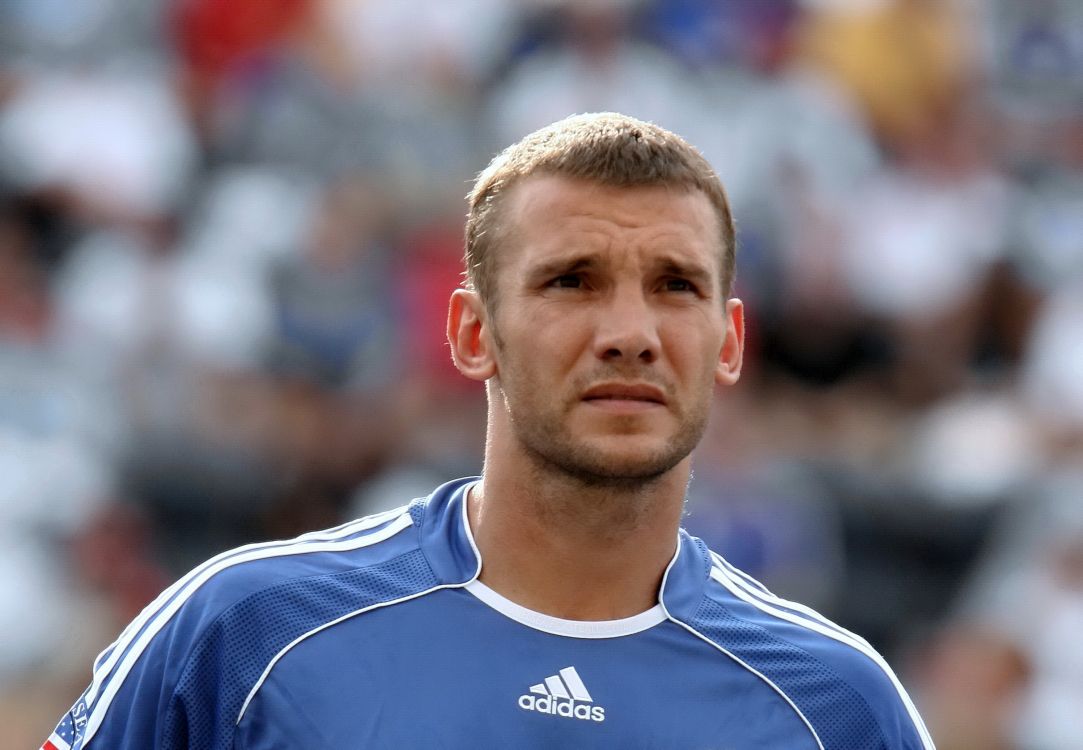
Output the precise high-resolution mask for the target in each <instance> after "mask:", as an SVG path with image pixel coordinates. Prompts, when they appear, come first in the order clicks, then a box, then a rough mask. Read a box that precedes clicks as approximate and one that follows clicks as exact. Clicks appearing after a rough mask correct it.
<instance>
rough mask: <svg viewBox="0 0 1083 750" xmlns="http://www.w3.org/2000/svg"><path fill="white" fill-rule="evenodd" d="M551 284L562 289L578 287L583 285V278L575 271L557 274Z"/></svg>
mask: <svg viewBox="0 0 1083 750" xmlns="http://www.w3.org/2000/svg"><path fill="white" fill-rule="evenodd" d="M549 285H550V286H555V287H558V288H560V289H578V288H579V287H581V286H583V279H582V278H581V277H580V276H577V275H576V274H574V273H566V274H564V275H562V276H557V277H556V278H555V279H553V280H552V281H551V282H550V283H549Z"/></svg>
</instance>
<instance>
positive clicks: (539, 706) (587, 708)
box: [519, 695, 605, 721]
mask: <svg viewBox="0 0 1083 750" xmlns="http://www.w3.org/2000/svg"><path fill="white" fill-rule="evenodd" d="M519 708H522V709H526V710H527V711H537V712H538V713H542V714H552V715H553V716H564V717H567V718H569V719H572V718H574V719H584V720H589V721H605V709H604V708H603V707H601V706H591V705H588V704H585V703H576V702H575V701H574V700H572V699H567V700H561V699H559V698H554V697H553V696H551V695H520V696H519Z"/></svg>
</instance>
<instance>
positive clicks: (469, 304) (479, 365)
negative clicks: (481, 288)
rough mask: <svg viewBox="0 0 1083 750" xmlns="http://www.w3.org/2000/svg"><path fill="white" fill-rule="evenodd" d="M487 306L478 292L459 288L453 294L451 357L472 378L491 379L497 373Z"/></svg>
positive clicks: (449, 319) (449, 329) (449, 335)
mask: <svg viewBox="0 0 1083 750" xmlns="http://www.w3.org/2000/svg"><path fill="white" fill-rule="evenodd" d="M487 326H488V323H487V318H486V315H485V306H484V304H483V303H482V301H481V299H480V298H479V297H478V295H477V293H476V292H472V291H469V290H467V289H456V290H455V291H454V292H452V294H451V301H450V303H449V305H448V316H447V340H448V343H449V344H450V345H451V358H452V360H453V361H454V363H455V367H457V368H458V370H459V372H461V373H462V374H463V375H465V376H466V377H468V378H470V379H471V380H482V381H483V380H488V379H489V378H491V377H492V376H493V375H495V374H496V362H495V360H494V359H493V352H492V347H491V344H490V337H489V335H488V331H487Z"/></svg>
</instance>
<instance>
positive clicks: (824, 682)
mask: <svg viewBox="0 0 1083 750" xmlns="http://www.w3.org/2000/svg"><path fill="white" fill-rule="evenodd" d="M693 624H694V626H695V627H696V629H697V630H698V631H699V632H700V633H702V634H703V635H705V636H707V637H708V638H710V639H711V640H712V641H714V642H715V643H717V644H719V645H720V646H722V647H724V648H725V649H726V650H727V651H729V652H730V653H732V654H733V655H735V656H736V657H738V658H739V659H741V660H742V661H743V662H745V663H746V664H748V665H749V666H750V667H752V668H753V669H755V670H757V671H759V672H760V673H762V674H763V675H765V676H766V677H767V678H768V679H770V680H771V681H772V682H774V683H775V684H776V685H777V686H778V687H779V688H780V689H781V690H782V692H784V693H785V694H786V695H787V696H789V698H790V700H792V701H793V702H794V704H795V705H796V706H797V707H798V709H800V711H801V713H802V714H804V715H805V717H806V718H807V719H808V720H809V721H810V722H811V723H812V726H813V727H815V729H816V733H817V735H818V736H819V738H820V742H822V743H823V746H824V748H825V750H887V742H886V741H885V739H884V736H883V733H882V732H881V730H880V726H879V724H877V722H876V718H875V717H874V716H873V713H872V710H871V709H870V708H869V705H868V703H866V701H865V699H864V698H863V697H862V696H861V694H859V693H858V692H857V691H856V690H854V689H853V688H852V687H850V685H849V684H848V683H847V682H845V681H844V680H843V679H842V678H841V677H840V676H839V675H838V674H837V673H836V672H835V671H834V670H833V669H831V667H829V666H828V665H826V664H824V663H823V662H822V661H820V660H819V659H817V658H816V657H815V656H813V655H812V654H810V653H808V652H807V651H805V650H804V649H801V648H798V647H797V646H794V645H793V644H791V643H788V642H786V641H784V640H782V639H780V638H778V637H776V636H774V635H772V634H771V633H769V632H768V631H767V630H766V629H764V628H763V627H761V626H759V625H756V624H753V623H750V622H747V621H746V620H744V619H741V618H739V617H736V616H734V615H733V614H732V613H731V612H730V611H729V609H727V608H726V607H725V606H724V605H722V604H719V603H718V602H716V601H713V600H710V599H704V601H703V604H701V605H700V608H699V611H698V612H697V613H696V616H695V618H694V623H693Z"/></svg>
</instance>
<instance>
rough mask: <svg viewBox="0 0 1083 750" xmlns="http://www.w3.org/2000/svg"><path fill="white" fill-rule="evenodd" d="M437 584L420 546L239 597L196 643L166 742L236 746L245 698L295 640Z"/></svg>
mask: <svg viewBox="0 0 1083 750" xmlns="http://www.w3.org/2000/svg"><path fill="white" fill-rule="evenodd" d="M437 584H438V581H437V580H436V578H435V576H434V575H433V573H432V571H431V570H430V568H429V566H428V563H427V562H426V561H425V558H424V556H423V554H422V553H421V551H420V550H415V551H412V552H408V553H406V554H404V555H401V556H399V557H396V558H394V559H393V560H389V561H387V562H385V563H381V564H379V565H374V566H371V567H367V568H361V569H357V570H351V571H346V572H343V573H336V574H330V575H323V576H317V577H313V578H302V579H298V580H292V581H287V582H285V583H282V584H279V585H277V586H273V587H270V588H267V589H264V590H263V591H260V592H258V593H256V594H253V595H251V596H249V597H248V598H246V599H244V600H242V601H240V602H238V603H237V604H235V605H233V606H232V607H230V608H229V609H228V610H226V611H225V612H223V613H222V615H221V616H220V617H218V619H217V620H215V622H214V624H213V625H212V626H211V627H210V628H208V629H207V631H206V632H205V633H204V635H203V637H202V638H200V640H199V642H198V643H197V644H196V646H195V648H194V649H193V651H192V656H191V658H190V659H189V662H188V666H187V667H186V668H185V670H184V673H183V675H182V676H181V679H180V682H179V683H178V686H177V690H176V692H175V694H174V701H173V704H172V705H171V707H170V711H169V714H168V716H167V718H166V722H165V728H164V730H163V733H162V737H161V747H162V748H164V749H165V750H174V749H176V750H181V749H182V748H185V749H190V750H225V748H230V747H232V746H233V730H234V724H235V722H236V720H237V715H238V713H240V710H241V706H242V705H243V704H244V700H245V698H246V697H247V696H248V693H249V691H250V690H251V689H252V686H253V685H255V683H256V681H257V680H258V679H259V678H260V675H262V674H263V671H264V669H266V667H267V665H268V664H269V663H270V661H271V659H273V658H274V656H275V655H276V654H277V653H278V652H279V651H281V650H282V649H283V648H284V647H285V646H287V645H288V644H289V643H290V642H291V641H293V640H294V639H295V638H297V637H299V636H301V635H303V634H305V633H307V632H309V631H310V630H313V629H314V628H317V627H319V626H321V625H323V624H325V623H328V622H330V621H332V620H335V619H337V618H339V617H342V616H344V615H347V614H349V613H351V612H355V611H357V610H359V609H364V608H365V607H370V606H372V605H375V604H380V603H383V602H389V601H392V600H395V599H398V598H401V597H404V596H409V595H410V594H414V593H417V592H419V591H423V590H425V589H428V588H431V587H433V586H436V585H437ZM189 738H192V739H191V742H190V741H189Z"/></svg>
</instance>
